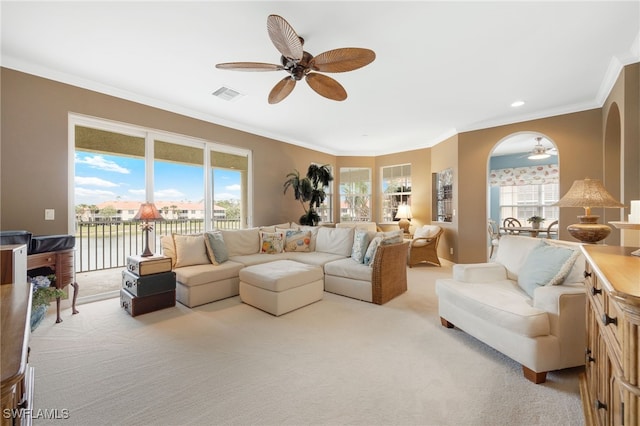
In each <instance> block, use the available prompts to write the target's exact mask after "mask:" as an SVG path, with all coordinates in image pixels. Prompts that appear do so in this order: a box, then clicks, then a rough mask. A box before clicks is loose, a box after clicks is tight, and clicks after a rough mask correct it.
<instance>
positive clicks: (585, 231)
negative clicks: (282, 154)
mask: <svg viewBox="0 0 640 426" xmlns="http://www.w3.org/2000/svg"><path fill="white" fill-rule="evenodd" d="M554 206H558V207H582V208H584V213H585V214H584V216H578V219H579V220H580V223H576V224H573V225H569V226H567V231H569V233H570V234H571V235H572V236H573V237H574V238H576V239H578V240H580V241H582V242H583V243H590V244H594V243H597V242H598V241H601V240H604V239H605V238H607V236H608V235H609V233H611V228H609V227H608V226H607V225H601V224H599V223H598V218H599V217H600V216H597V215H592V214H591V207H604V208H616V207H617V208H620V207H624V204H622V203H620V202H618V201H616V199H615V198H613V196H612V195H611V194H609V192H608V191H607V190H606V189H605V187H604V185H602V182H601V181H599V180H598V179H589V178H586V179H583V180H576V181H575V182H573V185H571V188H570V189H569V191H568V192H567V193H566V194H565V195H564V197H562V198H561V199H560V201H558V202H557V203H555V204H554Z"/></svg>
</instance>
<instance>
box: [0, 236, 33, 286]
mask: <svg viewBox="0 0 640 426" xmlns="http://www.w3.org/2000/svg"><path fill="white" fill-rule="evenodd" d="M0 270H1V273H0V284H14V283H20V284H25V283H26V282H27V245H26V244H8V245H2V246H0Z"/></svg>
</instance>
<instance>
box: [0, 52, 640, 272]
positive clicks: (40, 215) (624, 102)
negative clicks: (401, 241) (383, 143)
mask: <svg viewBox="0 0 640 426" xmlns="http://www.w3.org/2000/svg"><path fill="white" fill-rule="evenodd" d="M639 70H640V66H639V65H638V64H634V65H632V66H628V67H626V68H625V70H624V71H623V73H622V74H621V75H620V77H619V79H618V81H617V82H616V85H615V86H614V88H613V90H612V91H611V94H610V95H609V97H608V98H607V102H606V103H605V105H604V106H603V108H598V109H593V110H589V111H583V112H579V113H575V114H566V115H560V116H555V117H549V118H545V119H540V120H533V121H527V122H522V123H516V124H511V125H505V126H497V127H493V128H490V129H483V130H477V131H471V132H464V133H461V134H459V135H456V136H454V137H451V138H449V139H447V140H445V141H443V142H442V143H440V144H438V145H436V146H434V147H433V148H426V149H420V150H415V151H408V152H401V153H396V154H389V155H382V156H378V157H335V156H332V155H329V154H324V153H320V152H316V151H313V150H310V149H306V148H301V147H297V146H294V145H291V144H287V143H283V142H279V141H276V140H272V139H268V138H264V137H260V136H256V135H252V134H248V133H245V132H242V131H238V130H234V129H230V128H226V127H223V126H219V125H216V124H212V123H208V122H205V121H202V120H196V119H193V118H189V117H185V116H181V115H179V114H174V113H171V112H167V111H163V110H160V109H157V108H152V107H148V106H145V105H141V104H137V103H135V102H130V101H126V100H123V99H119V98H115V97H112V96H107V95H103V94H99V93H96V92H92V91H89V90H85V89H82V88H78V87H74V86H70V85H66V84H62V83H57V82H54V81H51V80H46V79H42V78H38V77H35V76H32V75H28V74H24V73H20V72H17V71H13V70H9V69H5V68H2V70H1V87H2V93H1V95H2V99H1V108H2V109H1V114H2V115H1V119H2V129H1V140H0V143H1V145H0V148H1V150H0V166H1V172H0V173H1V174H0V178H1V180H0V203H1V205H0V229H4V230H8V229H28V230H30V231H32V232H33V233H35V234H58V233H67V232H69V230H68V229H67V228H68V219H67V217H68V209H69V197H68V193H69V191H70V190H72V184H71V183H70V181H69V176H68V155H69V153H68V135H67V132H68V129H67V126H68V124H67V123H68V114H69V113H70V112H73V113H78V114H84V115H88V116H94V117H98V118H100V119H107V120H114V121H118V122H123V123H130V124H133V125H136V126H143V127H148V128H151V129H158V130H163V131H168V132H173V133H177V134H183V135H187V136H191V137H196V138H202V139H205V140H210V141H213V142H217V143H223V144H228V145H232V146H237V147H241V148H245V149H250V150H252V152H253V173H254V175H253V176H254V179H253V188H254V204H253V206H254V218H253V224H255V225H262V224H271V223H280V222H285V221H291V220H295V221H297V220H298V218H299V217H300V215H301V214H302V208H301V207H300V205H299V203H298V202H297V201H295V200H294V198H293V196H292V195H291V194H287V195H286V196H285V195H283V192H282V191H283V186H282V185H283V182H284V180H285V176H286V174H287V173H289V172H290V171H292V170H293V169H298V170H300V171H301V172H303V173H304V171H305V170H306V167H307V166H308V165H309V163H311V162H317V163H321V164H331V165H333V166H334V167H335V168H336V169H335V170H336V173H337V171H338V170H339V168H340V167H370V168H371V169H372V171H373V185H374V194H373V197H374V198H373V206H374V211H373V215H374V220H376V221H378V216H379V211H378V210H377V208H375V206H377V204H378V199H377V189H378V188H379V186H380V181H379V170H380V167H382V166H387V165H394V164H402V163H408V162H410V163H411V164H412V186H413V188H412V192H413V195H412V213H413V215H414V219H413V221H412V223H413V226H414V227H415V226H419V225H422V224H425V223H430V221H431V213H432V212H431V198H432V194H431V173H432V172H437V171H440V170H443V169H446V168H449V167H452V168H453V169H454V176H455V177H454V208H455V209H456V216H455V217H454V220H453V222H452V223H448V224H443V227H444V228H445V236H444V238H443V239H442V240H441V246H440V247H439V255H440V256H441V257H442V258H444V259H449V260H452V261H454V262H478V261H484V260H485V259H486V256H487V246H488V244H487V234H486V226H485V225H486V219H487V171H488V170H487V168H488V166H487V165H488V158H489V155H490V153H491V151H492V149H493V147H494V146H495V145H496V144H497V143H498V142H499V141H500V140H502V139H503V138H505V137H507V136H509V135H510V134H512V133H516V132H523V131H528V132H540V133H542V134H545V135H547V136H548V137H549V138H551V139H552V140H553V142H554V143H555V144H556V146H557V147H558V149H559V153H560V154H559V162H560V176H561V180H560V192H561V194H564V193H566V191H567V190H568V189H569V187H570V186H571V184H572V183H573V181H574V180H576V179H582V178H584V177H591V178H598V179H604V177H605V169H606V170H607V177H608V176H610V172H611V170H612V168H613V167H614V166H612V165H609V159H610V158H611V157H612V156H613V157H615V158H618V157H619V156H621V157H622V160H620V162H621V164H623V165H624V168H623V172H622V174H621V176H620V185H619V186H620V188H621V189H620V191H622V192H621V199H622V201H624V202H627V203H628V201H629V200H631V199H640V189H639V188H640V172H639V170H640V167H639V166H640V147H639V145H640V141H639V139H640V136H639V135H640V124H639V119H638V114H639V111H638V104H639V102H640V90H639V87H640V76H639V75H640V71H639ZM613 104H615V105H616V106H617V108H618V109H619V111H620V114H619V115H620V125H619V126H620V146H621V148H620V154H618V155H617V156H616V154H615V151H614V154H608V155H609V158H607V159H606V163H607V166H606V168H605V161H604V160H603V157H604V158H606V156H604V155H603V152H604V149H605V148H604V140H606V138H607V136H606V135H607V134H609V135H610V134H614V137H613V138H614V139H615V129H614V130H611V128H609V129H608V130H607V127H606V126H607V120H608V117H609V112H610V109H611V108H612V105H613ZM609 127H611V126H609ZM613 164H616V161H613ZM334 194H335V199H334V206H339V196H338V187H337V182H335V183H334ZM45 208H54V209H55V210H56V219H55V220H54V221H45V220H44V209H45ZM625 212H626V213H628V209H627V210H626V211H625ZM594 213H596V214H602V212H597V211H596V210H595V209H594ZM578 214H581V209H573V208H563V209H561V212H560V221H561V222H560V223H561V225H564V226H561V228H564V227H566V225H568V224H571V223H574V222H575V221H576V216H577V215H578ZM334 220H336V221H337V220H339V209H338V208H336V209H335V215H334ZM609 220H611V219H609ZM565 224H566V225H565ZM391 226H392V225H391ZM613 232H614V233H617V232H618V231H617V230H614V231H613ZM616 235H617V234H616ZM560 237H561V238H562V239H571V237H570V236H569V235H568V233H567V232H566V231H565V230H564V229H561V231H560ZM451 249H453V253H454V254H453V255H451V254H450V250H451Z"/></svg>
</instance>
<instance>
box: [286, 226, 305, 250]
mask: <svg viewBox="0 0 640 426" xmlns="http://www.w3.org/2000/svg"><path fill="white" fill-rule="evenodd" d="M310 244H311V231H298V230H293V229H290V230H288V231H287V232H286V233H285V237H284V251H310V250H309V245H310Z"/></svg>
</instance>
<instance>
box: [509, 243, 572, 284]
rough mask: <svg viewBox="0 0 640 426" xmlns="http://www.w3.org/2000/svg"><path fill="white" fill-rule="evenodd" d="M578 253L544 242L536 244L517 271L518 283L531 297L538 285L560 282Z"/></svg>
mask: <svg viewBox="0 0 640 426" xmlns="http://www.w3.org/2000/svg"><path fill="white" fill-rule="evenodd" d="M579 254H580V252H579V251H577V250H572V249H569V248H564V247H554V246H550V245H548V244H544V243H542V244H540V245H538V246H536V247H535V248H534V249H533V250H531V252H530V253H529V255H528V256H527V258H526V259H525V261H524V264H523V265H522V268H520V271H519V272H518V285H519V286H520V288H522V289H523V290H524V291H525V292H526V293H527V294H528V295H529V296H531V297H533V292H534V290H535V289H536V288H537V287H538V286H545V285H558V284H561V283H562V281H563V280H564V278H565V277H566V276H567V274H568V273H569V271H570V270H571V268H572V267H573V264H574V262H575V261H576V258H577V257H578V255H579Z"/></svg>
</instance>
